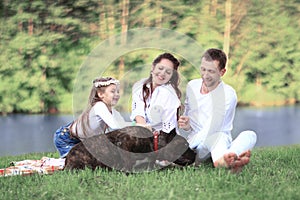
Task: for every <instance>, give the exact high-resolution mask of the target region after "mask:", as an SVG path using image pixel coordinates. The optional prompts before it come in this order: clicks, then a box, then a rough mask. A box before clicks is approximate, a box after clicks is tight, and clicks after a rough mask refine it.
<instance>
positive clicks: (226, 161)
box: [214, 153, 238, 168]
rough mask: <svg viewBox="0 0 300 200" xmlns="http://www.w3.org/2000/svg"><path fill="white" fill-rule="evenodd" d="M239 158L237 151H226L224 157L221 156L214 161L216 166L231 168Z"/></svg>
mask: <svg viewBox="0 0 300 200" xmlns="http://www.w3.org/2000/svg"><path fill="white" fill-rule="evenodd" d="M237 158H238V157H237V155H236V154H235V153H226V154H224V156H223V157H221V158H219V159H218V160H217V161H215V162H214V166H215V167H226V168H229V167H231V166H232V165H233V163H234V162H235V160H236V159H237Z"/></svg>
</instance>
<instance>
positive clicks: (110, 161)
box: [64, 126, 195, 172]
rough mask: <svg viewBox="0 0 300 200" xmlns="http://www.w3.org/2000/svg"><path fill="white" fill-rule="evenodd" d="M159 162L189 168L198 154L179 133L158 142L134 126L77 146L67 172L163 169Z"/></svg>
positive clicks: (68, 159) (70, 153) (90, 139)
mask: <svg viewBox="0 0 300 200" xmlns="http://www.w3.org/2000/svg"><path fill="white" fill-rule="evenodd" d="M156 148H157V149H156ZM157 160H159V161H169V162H173V163H175V164H178V165H181V166H186V165H190V164H192V163H193V162H194V161H195V153H194V151H193V150H191V149H190V148H189V145H188V143H187V141H186V140H185V139H184V138H183V137H181V136H179V135H177V134H176V131H175V129H174V130H172V131H171V132H170V133H168V134H167V133H164V132H160V134H159V135H158V140H155V139H154V136H153V133H152V132H151V131H150V130H148V129H146V128H143V127H140V126H130V127H125V128H122V129H119V130H115V131H112V132H109V133H107V134H99V135H96V136H93V137H90V138H87V139H85V140H83V141H82V142H80V143H78V144H76V145H75V146H74V147H73V148H72V149H71V150H70V152H69V153H68V155H67V156H66V161H65V167H64V169H84V168H85V167H89V168H91V169H93V170H94V169H96V168H97V167H101V168H108V169H116V170H120V171H124V172H137V171H144V170H153V169H159V168H161V166H158V165H157V164H156V161H157Z"/></svg>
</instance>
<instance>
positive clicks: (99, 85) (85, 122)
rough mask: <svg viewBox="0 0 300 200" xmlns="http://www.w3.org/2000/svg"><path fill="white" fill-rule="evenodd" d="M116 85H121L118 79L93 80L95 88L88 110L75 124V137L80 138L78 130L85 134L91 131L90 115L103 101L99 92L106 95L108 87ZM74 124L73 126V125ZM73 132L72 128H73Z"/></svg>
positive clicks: (90, 97) (92, 90)
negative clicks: (99, 102)
mask: <svg viewBox="0 0 300 200" xmlns="http://www.w3.org/2000/svg"><path fill="white" fill-rule="evenodd" d="M111 84H114V85H118V84H120V83H119V81H118V80H117V79H114V78H112V77H101V78H96V79H94V80H93V86H92V89H91V92H90V95H89V100H88V105H87V108H86V109H85V110H84V111H83V112H82V113H81V115H80V116H79V117H78V118H77V119H76V120H75V121H74V123H73V124H76V127H75V130H76V132H75V133H74V135H76V136H78V135H77V133H78V129H81V131H82V132H83V134H85V133H87V132H89V131H91V129H90V126H89V124H90V123H89V113H90V110H91V109H92V107H93V106H94V105H95V104H96V103H97V102H98V101H102V100H101V98H100V97H99V96H98V92H100V93H104V92H105V90H106V88H107V86H109V85H111ZM73 124H72V125H73ZM71 130H72V128H71Z"/></svg>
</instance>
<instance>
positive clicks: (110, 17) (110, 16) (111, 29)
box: [107, 5, 115, 45]
mask: <svg viewBox="0 0 300 200" xmlns="http://www.w3.org/2000/svg"><path fill="white" fill-rule="evenodd" d="M107 8H108V9H107V23H108V37H109V43H110V45H115V38H114V37H113V36H114V34H115V16H114V5H108V6H107Z"/></svg>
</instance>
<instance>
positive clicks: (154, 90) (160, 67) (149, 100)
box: [130, 53, 181, 133]
mask: <svg viewBox="0 0 300 200" xmlns="http://www.w3.org/2000/svg"><path fill="white" fill-rule="evenodd" d="M179 65H180V63H179V61H178V60H177V59H176V58H175V57H174V56H173V55H172V54H170V53H163V54H161V55H159V56H158V57H157V58H156V59H155V60H154V61H153V63H152V68H151V73H150V76H149V78H147V79H142V80H140V81H139V82H137V83H135V85H134V86H133V89H132V113H131V117H130V118H131V120H134V121H136V123H137V124H141V125H144V126H148V128H149V129H155V130H157V131H163V132H165V133H170V132H171V130H173V129H175V128H176V125H177V111H178V108H179V107H180V105H181V103H180V100H179V99H180V96H181V92H180V90H179V88H178V84H179V76H178V72H177V69H178V66H179Z"/></svg>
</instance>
